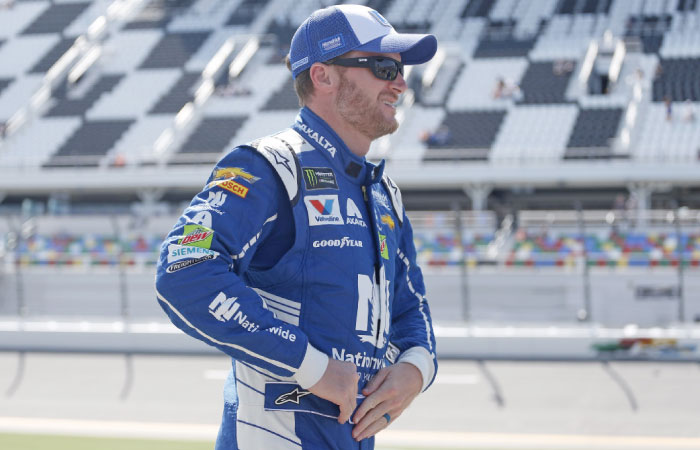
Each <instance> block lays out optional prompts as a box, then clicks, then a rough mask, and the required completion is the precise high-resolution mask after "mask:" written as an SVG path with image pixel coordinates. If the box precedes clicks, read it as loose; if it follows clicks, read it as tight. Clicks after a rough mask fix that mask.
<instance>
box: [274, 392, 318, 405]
mask: <svg viewBox="0 0 700 450" xmlns="http://www.w3.org/2000/svg"><path fill="white" fill-rule="evenodd" d="M310 393H311V392H309V391H301V392H299V388H294V390H293V391H292V392H287V393H286V394H282V395H280V396H279V397H277V400H275V405H283V404H285V403H288V402H292V403H296V404H297V405H298V404H299V399H300V398H301V397H303V396H305V395H309V394H310Z"/></svg>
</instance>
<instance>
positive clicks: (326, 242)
mask: <svg viewBox="0 0 700 450" xmlns="http://www.w3.org/2000/svg"><path fill="white" fill-rule="evenodd" d="M312 245H313V246H314V248H319V247H321V248H323V247H339V248H345V247H362V241H357V240H355V239H350V238H349V237H347V236H343V238H342V239H322V240H320V241H314V242H313V244H312Z"/></svg>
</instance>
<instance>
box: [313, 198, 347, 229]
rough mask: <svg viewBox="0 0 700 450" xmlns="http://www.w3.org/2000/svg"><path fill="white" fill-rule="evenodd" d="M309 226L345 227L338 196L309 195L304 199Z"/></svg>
mask: <svg viewBox="0 0 700 450" xmlns="http://www.w3.org/2000/svg"><path fill="white" fill-rule="evenodd" d="M304 203H305V204H306V212H307V213H308V216H309V226H312V227H313V226H317V225H343V222H344V221H343V217H342V216H341V215H340V207H339V205H338V196H337V195H309V196H306V197H304Z"/></svg>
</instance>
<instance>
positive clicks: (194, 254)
mask: <svg viewBox="0 0 700 450" xmlns="http://www.w3.org/2000/svg"><path fill="white" fill-rule="evenodd" d="M205 255H214V257H216V256H217V255H218V253H217V252H215V251H214V250H209V249H208V248H201V247H192V246H188V245H177V244H170V245H168V262H169V263H172V262H175V261H180V260H181V259H186V258H199V257H201V256H205Z"/></svg>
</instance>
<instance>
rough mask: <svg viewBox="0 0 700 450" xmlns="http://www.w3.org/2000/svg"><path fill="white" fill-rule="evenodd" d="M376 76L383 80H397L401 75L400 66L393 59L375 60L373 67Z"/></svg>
mask: <svg viewBox="0 0 700 450" xmlns="http://www.w3.org/2000/svg"><path fill="white" fill-rule="evenodd" d="M372 69H373V72H374V75H376V76H377V78H379V79H382V80H389V81H392V80H395V79H396V76H397V75H398V73H399V66H398V64H397V63H396V61H393V60H391V59H375V60H374V65H373V66H372Z"/></svg>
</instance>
